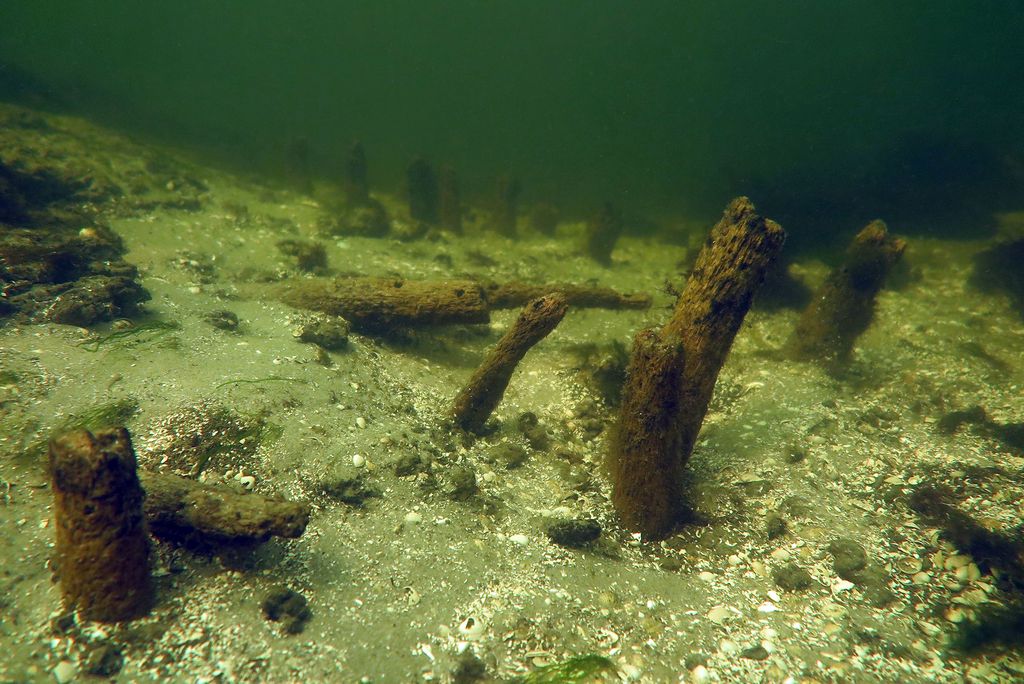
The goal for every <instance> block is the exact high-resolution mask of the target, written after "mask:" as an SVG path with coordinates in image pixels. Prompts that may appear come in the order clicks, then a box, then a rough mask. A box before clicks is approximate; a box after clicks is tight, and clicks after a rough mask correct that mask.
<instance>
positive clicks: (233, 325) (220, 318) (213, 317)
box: [203, 309, 238, 332]
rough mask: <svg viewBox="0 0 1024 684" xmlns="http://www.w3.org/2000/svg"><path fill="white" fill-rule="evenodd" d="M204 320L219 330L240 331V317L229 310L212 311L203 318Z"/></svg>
mask: <svg viewBox="0 0 1024 684" xmlns="http://www.w3.org/2000/svg"><path fill="white" fill-rule="evenodd" d="M203 320H205V321H206V322H207V323H209V324H210V325H212V326H213V327H214V328H217V330H226V331H228V332H234V331H236V330H238V316H237V315H235V313H234V312H233V311H228V310H227V309H218V310H217V311H210V312H209V313H207V314H206V315H205V316H203Z"/></svg>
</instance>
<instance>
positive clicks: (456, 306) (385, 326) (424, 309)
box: [279, 277, 490, 332]
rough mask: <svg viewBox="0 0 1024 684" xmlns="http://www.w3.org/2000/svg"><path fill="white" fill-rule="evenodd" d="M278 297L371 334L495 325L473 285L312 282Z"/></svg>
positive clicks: (397, 281) (289, 287) (480, 291)
mask: <svg viewBox="0 0 1024 684" xmlns="http://www.w3.org/2000/svg"><path fill="white" fill-rule="evenodd" d="M279 296H280V298H281V301H283V302H284V303H285V304H290V305H291V306H295V307H299V308H302V309H312V310H314V311H322V312H323V313H328V314H331V315H334V316H342V317H344V318H346V319H348V321H349V322H350V323H352V326H353V328H355V329H357V330H363V331H371V332H372V331H378V332H379V331H387V330H391V329H395V328H401V327H409V326H423V325H441V324H448V323H487V322H488V321H489V320H490V317H489V312H488V305H487V300H486V299H485V298H484V293H483V289H482V288H481V287H480V284H479V283H476V282H474V281H471V280H442V281H425V280H420V281H417V280H403V279H401V278H364V277H346V278H336V279H333V280H332V279H308V280H299V281H295V282H292V283H288V284H286V285H285V286H284V287H283V289H282V290H280V291H279Z"/></svg>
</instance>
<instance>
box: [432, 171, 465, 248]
mask: <svg viewBox="0 0 1024 684" xmlns="http://www.w3.org/2000/svg"><path fill="white" fill-rule="evenodd" d="M438 185H439V196H438V209H437V212H438V218H439V220H440V221H441V227H442V228H447V229H448V230H450V231H452V232H453V233H455V234H456V235H462V199H461V195H460V194H459V175H458V174H457V173H456V172H455V167H453V166H451V165H449V164H445V165H444V166H442V167H441V175H440V178H439V182H438Z"/></svg>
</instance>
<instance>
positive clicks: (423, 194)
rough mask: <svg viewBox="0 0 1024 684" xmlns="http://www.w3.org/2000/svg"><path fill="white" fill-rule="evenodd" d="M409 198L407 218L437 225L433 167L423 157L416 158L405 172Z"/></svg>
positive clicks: (435, 183) (436, 196) (435, 185)
mask: <svg viewBox="0 0 1024 684" xmlns="http://www.w3.org/2000/svg"><path fill="white" fill-rule="evenodd" d="M405 179H406V191H407V193H408V198H409V217H410V218H411V219H412V220H414V221H423V222H424V223H429V224H430V225H432V226H433V225H436V224H437V218H438V215H437V209H438V188H437V174H435V173H434V167H433V166H431V165H430V162H428V161H427V160H426V159H424V158H423V157H416V158H415V159H413V160H412V161H411V162H410V163H409V166H408V168H406V170H405Z"/></svg>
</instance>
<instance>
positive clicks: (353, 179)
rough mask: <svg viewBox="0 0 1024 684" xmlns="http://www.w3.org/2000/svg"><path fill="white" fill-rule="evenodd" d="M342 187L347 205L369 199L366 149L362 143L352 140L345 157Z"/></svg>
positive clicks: (361, 202) (356, 204)
mask: <svg viewBox="0 0 1024 684" xmlns="http://www.w3.org/2000/svg"><path fill="white" fill-rule="evenodd" d="M342 189H343V190H344V191H345V198H346V199H347V200H348V203H349V205H351V206H353V207H356V206H361V205H364V204H366V203H367V202H368V201H369V199H370V182H369V174H368V166H367V163H366V150H365V149H364V148H363V143H362V142H361V141H359V140H353V141H352V145H351V146H349V148H348V156H347V157H345V178H344V180H343V181H342Z"/></svg>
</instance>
